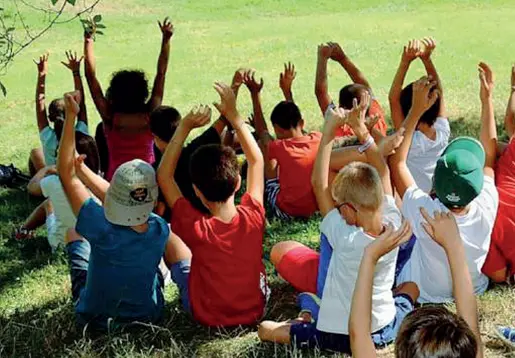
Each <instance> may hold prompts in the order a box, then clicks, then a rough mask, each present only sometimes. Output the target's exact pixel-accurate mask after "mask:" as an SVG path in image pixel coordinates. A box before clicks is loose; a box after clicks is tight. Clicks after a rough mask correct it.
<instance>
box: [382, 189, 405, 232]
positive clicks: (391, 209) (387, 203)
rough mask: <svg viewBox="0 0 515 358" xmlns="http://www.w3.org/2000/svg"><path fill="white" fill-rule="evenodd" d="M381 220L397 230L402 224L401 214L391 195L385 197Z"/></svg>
mask: <svg viewBox="0 0 515 358" xmlns="http://www.w3.org/2000/svg"><path fill="white" fill-rule="evenodd" d="M383 220H384V221H386V222H388V223H391V224H392V225H393V226H394V228H395V229H397V228H399V227H400V225H401V222H402V214H401V211H400V210H399V208H398V207H397V205H396V203H395V199H394V197H393V196H391V195H385V197H384V202H383Z"/></svg>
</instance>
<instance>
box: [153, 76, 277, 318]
mask: <svg viewBox="0 0 515 358" xmlns="http://www.w3.org/2000/svg"><path fill="white" fill-rule="evenodd" d="M215 89H216V91H217V92H218V94H219V95H220V98H221V103H220V104H215V106H216V108H217V109H218V111H219V112H220V114H221V115H222V116H224V117H225V118H227V120H228V121H229V123H230V124H231V125H232V128H233V129H234V131H235V132H236V134H237V135H238V138H239V141H240V143H241V146H242V148H243V152H244V153H245V156H246V158H247V162H248V170H247V190H246V193H245V194H244V195H243V196H242V198H241V203H240V205H236V204H235V202H234V197H235V195H236V192H237V191H238V190H239V189H240V185H241V177H240V173H239V170H240V168H239V165H238V161H237V158H236V154H235V152H234V150H233V149H232V148H230V147H226V146H222V145H216V144H215V145H206V146H202V147H200V148H199V149H197V151H196V152H195V153H194V154H193V156H192V157H191V163H190V175H191V181H192V184H193V188H194V191H195V194H196V195H197V196H198V197H199V198H200V200H201V201H202V203H203V204H204V206H205V207H206V208H207V209H208V210H209V212H210V214H204V213H202V212H200V211H198V210H197V209H196V208H195V207H194V206H193V205H192V204H191V203H190V202H189V201H188V200H187V199H186V198H185V197H184V196H183V195H182V193H181V190H180V188H179V186H178V184H177V182H176V181H175V179H174V178H175V171H176V170H177V163H178V161H179V158H180V155H181V152H182V148H183V145H184V141H185V140H186V138H187V137H188V135H189V134H190V132H191V130H192V129H194V128H199V127H202V126H204V125H206V124H207V123H209V120H210V117H211V110H210V109H209V107H206V106H201V107H200V108H199V109H197V110H195V111H192V112H191V113H190V114H188V115H187V116H186V117H185V118H184V119H183V120H182V121H181V122H180V124H179V126H178V127H177V129H176V130H175V133H174V136H173V138H172V140H171V141H170V143H169V144H168V147H167V148H166V151H165V154H164V156H163V159H162V160H161V164H160V166H159V170H158V180H159V185H160V187H161V190H162V191H163V194H164V197H165V199H166V202H167V204H168V206H169V207H170V208H171V209H172V213H173V214H172V221H171V225H172V229H173V231H174V232H175V233H177V235H179V237H180V239H179V238H174V239H173V240H172V241H173V242H172V245H171V246H169V247H168V248H167V250H166V256H165V259H166V261H167V263H168V266H169V267H170V271H171V274H172V279H173V281H174V282H175V283H176V284H177V285H178V287H179V292H180V297H181V301H182V304H183V307H184V310H185V311H187V312H190V313H191V314H192V315H193V318H194V319H195V320H196V321H198V322H199V323H201V324H203V325H206V326H225V327H227V326H238V325H247V324H254V323H256V322H257V321H258V320H259V319H260V318H261V317H262V315H263V311H264V307H265V303H266V300H267V296H268V288H267V285H266V276H265V268H264V265H263V262H262V253H263V235H264V230H265V209H264V208H263V192H264V179H263V171H264V163H263V156H262V155H261V152H260V150H259V147H258V145H257V143H256V141H255V140H254V138H253V137H252V134H251V133H250V131H249V129H248V128H247V126H246V125H245V123H244V122H243V119H242V118H241V116H240V114H239V113H238V110H237V109H236V98H235V95H234V92H233V90H232V89H231V87H229V86H227V85H225V84H223V83H216V84H215Z"/></svg>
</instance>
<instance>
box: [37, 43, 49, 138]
mask: <svg viewBox="0 0 515 358" xmlns="http://www.w3.org/2000/svg"><path fill="white" fill-rule="evenodd" d="M34 63H35V64H36V65H37V66H38V82H37V84H36V119H37V121H38V130H39V131H40V132H41V131H42V130H43V129H45V128H46V127H48V118H47V114H46V105H45V88H46V75H47V74H48V53H46V54H44V55H41V56H39V62H36V61H34Z"/></svg>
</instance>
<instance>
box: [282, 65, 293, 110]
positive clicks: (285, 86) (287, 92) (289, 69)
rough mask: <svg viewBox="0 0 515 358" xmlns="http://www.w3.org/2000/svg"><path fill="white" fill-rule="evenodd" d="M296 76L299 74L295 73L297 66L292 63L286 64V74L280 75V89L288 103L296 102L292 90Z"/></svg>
mask: <svg viewBox="0 0 515 358" xmlns="http://www.w3.org/2000/svg"><path fill="white" fill-rule="evenodd" d="M296 76H297V72H295V65H294V64H293V63H291V62H288V63H287V64H286V63H285V64H284V72H281V74H280V75H279V87H281V91H282V92H283V95H284V99H285V100H287V101H288V102H294V101H293V92H292V89H291V88H292V84H293V81H294V80H295V77H296Z"/></svg>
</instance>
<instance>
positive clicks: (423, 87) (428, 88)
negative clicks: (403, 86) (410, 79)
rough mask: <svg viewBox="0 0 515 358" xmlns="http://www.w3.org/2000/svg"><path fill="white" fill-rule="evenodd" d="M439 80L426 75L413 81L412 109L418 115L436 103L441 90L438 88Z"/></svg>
mask: <svg viewBox="0 0 515 358" xmlns="http://www.w3.org/2000/svg"><path fill="white" fill-rule="evenodd" d="M437 86H438V82H436V81H433V80H432V78H431V77H427V76H424V77H422V78H420V79H419V80H418V81H416V82H415V83H413V100H412V101H413V102H412V105H411V111H414V112H415V113H417V114H418V115H422V114H423V113H424V112H425V111H427V110H428V109H429V108H431V106H432V105H433V104H435V102H436V100H437V99H438V96H439V95H440V92H439V91H438V89H436V88H437Z"/></svg>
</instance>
